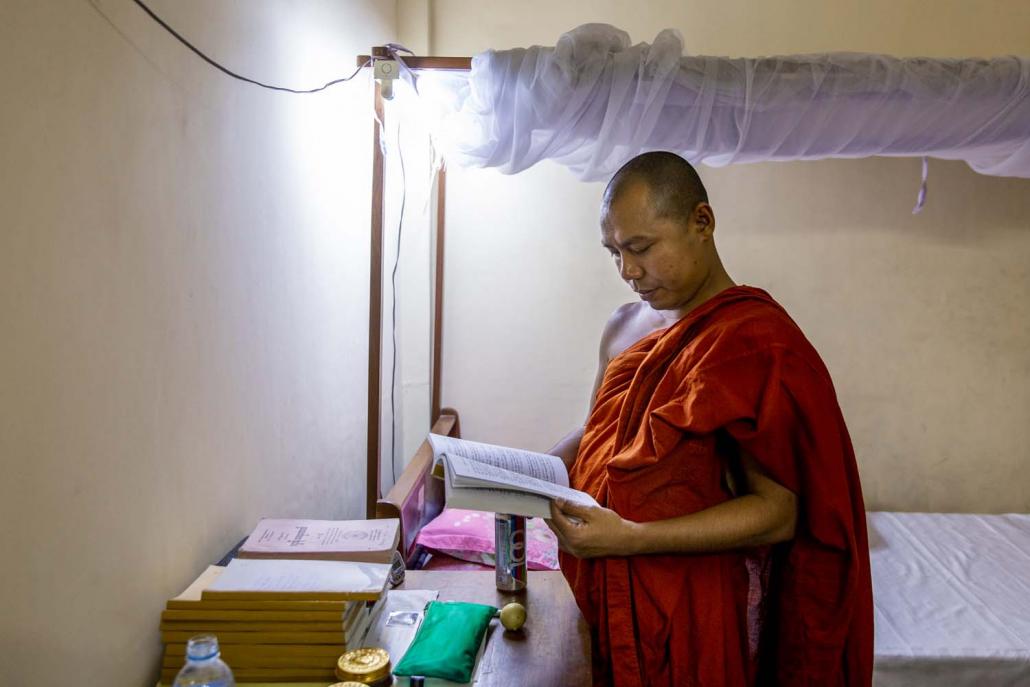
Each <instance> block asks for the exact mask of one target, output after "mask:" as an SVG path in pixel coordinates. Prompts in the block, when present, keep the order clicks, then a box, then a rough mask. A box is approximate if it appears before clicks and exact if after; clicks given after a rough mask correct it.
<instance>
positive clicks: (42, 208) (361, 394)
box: [0, 0, 395, 687]
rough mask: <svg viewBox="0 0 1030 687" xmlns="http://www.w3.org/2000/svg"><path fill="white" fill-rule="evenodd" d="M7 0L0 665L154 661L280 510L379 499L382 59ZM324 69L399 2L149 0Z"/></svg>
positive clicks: (149, 677)
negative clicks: (371, 485)
mask: <svg viewBox="0 0 1030 687" xmlns="http://www.w3.org/2000/svg"><path fill="white" fill-rule="evenodd" d="M93 3H94V4H95V5H97V6H98V7H99V8H101V9H102V10H103V12H104V13H106V14H107V15H108V16H109V17H110V23H109V22H108V21H107V20H105V19H104V17H102V16H101V14H100V13H98V11H97V10H96V9H95V8H94V7H93V6H91V4H90V3H89V2H84V1H79V2H67V1H58V0H5V2H4V3H3V4H2V6H0V92H2V93H3V96H2V97H3V106H2V107H0V461H2V463H3V478H2V480H0V522H2V523H3V530H2V534H0V551H3V564H2V567H3V584H2V585H0V607H2V608H3V609H4V613H3V614H2V617H0V684H3V685H5V686H10V687H21V686H26V687H29V686H36V685H43V684H49V683H52V682H54V681H55V680H57V681H69V680H70V681H72V682H74V683H75V684H79V685H126V686H128V685H134V686H138V685H144V684H152V683H153V680H154V679H155V677H156V674H157V672H156V671H157V665H158V660H159V650H160V644H159V639H158V619H159V612H160V609H161V608H162V606H163V603H164V600H165V599H166V598H168V597H169V596H171V595H174V594H176V593H178V592H179V591H181V590H182V588H183V587H184V586H185V585H186V584H187V583H188V582H189V581H190V580H192V579H193V577H194V576H195V575H196V574H197V573H198V572H199V571H200V570H202V569H203V567H204V566H205V565H207V564H208V563H210V562H212V561H214V560H216V559H217V558H218V557H219V556H220V555H221V554H222V553H223V552H224V551H226V550H227V549H228V548H229V547H230V546H232V545H233V544H234V543H235V542H236V541H238V539H239V538H240V537H242V536H244V534H246V533H247V532H248V531H249V530H250V528H251V527H252V526H253V525H254V523H255V522H256V520H257V518H259V517H260V516H263V515H280V516H301V515H303V516H309V517H348V516H349V517H361V516H362V515H363V511H364V467H363V466H364V456H365V389H366V387H365V374H366V365H367V359H366V336H367V328H366V325H365V323H366V321H367V320H366V316H367V297H368V271H367V270H368V268H367V264H368V212H369V210H368V208H369V188H370V187H369V160H370V152H371V151H370V143H369V141H370V132H371V126H370V121H371V120H370V118H369V116H368V112H367V106H368V103H369V94H368V90H367V82H366V81H364V80H360V81H357V82H354V83H352V84H346V85H342V86H337V87H335V88H334V89H332V90H330V91H329V92H326V93H323V94H320V95H311V96H293V95H285V94H279V93H273V92H270V91H265V90H261V89H258V88H256V87H253V86H250V85H246V84H242V83H239V82H236V81H233V80H230V79H228V78H227V77H225V76H224V75H222V74H220V73H217V72H216V71H214V70H213V69H212V68H211V67H209V66H207V65H206V64H204V63H203V62H201V61H200V60H199V59H198V58H197V57H195V56H194V55H192V54H190V53H189V52H187V51H186V49H185V48H183V47H182V46H181V45H179V44H178V43H176V42H175V41H174V40H173V39H172V38H170V37H169V36H168V34H166V33H165V32H164V31H163V30H161V29H160V28H159V27H157V26H156V25H155V24H154V23H153V22H151V21H150V20H149V19H147V18H146V17H145V16H144V15H143V14H142V12H141V11H140V10H139V9H138V8H137V7H135V6H134V5H133V4H132V3H130V2H128V0H93ZM152 4H153V6H154V7H155V9H157V10H158V11H159V12H160V13H161V14H163V15H165V16H166V18H167V19H168V20H169V21H170V22H171V24H172V25H174V26H176V27H177V28H179V29H180V30H181V31H182V32H183V33H184V34H185V35H187V36H188V37H190V38H191V39H192V40H194V42H195V43H196V44H197V45H198V46H201V47H202V48H204V49H206V50H208V51H209V52H210V53H211V54H212V55H213V56H215V57H217V58H218V59H220V60H222V61H223V62H224V63H225V64H226V65H228V66H230V67H232V68H235V69H236V70H237V71H240V72H243V73H246V74H248V75H252V76H254V77H256V78H259V79H263V80H267V81H270V82H274V83H285V84H300V85H304V86H308V85H315V84H321V83H323V82H325V81H328V80H329V79H331V78H334V77H337V76H340V75H341V74H343V73H346V72H349V71H350V70H351V69H352V66H353V64H354V56H355V55H356V54H358V53H359V52H367V50H368V48H369V46H371V45H373V44H379V43H382V42H385V41H388V40H393V39H394V34H395V30H394V26H395V16H394V5H393V3H385V4H384V3H375V2H367V1H364V0H362V1H361V2H357V1H353V2H347V3H340V2H330V1H329V0H320V1H317V2H313V1H309V2H304V3H296V2H286V1H282V0H280V1H275V2H262V3H241V2H227V1H225V0H222V1H219V2H208V1H201V0H189V1H188V2H187V1H178V2H170V1H168V0H154V2H153V3H152Z"/></svg>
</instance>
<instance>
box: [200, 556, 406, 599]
mask: <svg viewBox="0 0 1030 687" xmlns="http://www.w3.org/2000/svg"><path fill="white" fill-rule="evenodd" d="M389 573H390V566H389V564H386V563H354V562H349V561H302V560H290V559H248V558H234V559H232V560H231V561H229V565H228V566H226V568H225V570H224V571H223V572H222V574H221V575H219V576H218V578H217V579H216V580H214V581H213V582H212V583H211V585H210V586H209V587H208V588H207V589H205V590H204V591H203V592H202V593H201V598H202V599H206V598H216V595H218V594H219V593H222V594H225V593H239V592H252V593H258V594H262V593H264V594H269V595H275V594H277V593H278V594H283V593H285V594H290V593H303V592H308V593H330V594H331V593H344V594H346V593H351V594H355V595H361V594H372V595H374V596H375V598H378V595H379V593H380V592H382V591H383V588H384V587H385V586H386V578H387V576H388V575H389Z"/></svg>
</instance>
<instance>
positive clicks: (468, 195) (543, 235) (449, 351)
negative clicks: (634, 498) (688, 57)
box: [431, 0, 1030, 511]
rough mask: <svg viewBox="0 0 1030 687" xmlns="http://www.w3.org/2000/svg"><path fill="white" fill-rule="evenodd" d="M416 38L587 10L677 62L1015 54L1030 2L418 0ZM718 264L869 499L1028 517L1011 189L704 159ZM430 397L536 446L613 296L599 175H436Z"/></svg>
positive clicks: (1026, 51) (586, 371) (1021, 226)
mask: <svg viewBox="0 0 1030 687" xmlns="http://www.w3.org/2000/svg"><path fill="white" fill-rule="evenodd" d="M432 7H433V14H432V27H431V29H432V30H431V36H432V44H431V48H432V50H433V52H434V53H435V54H444V55H449V54H472V53H475V52H477V51H479V50H483V49H486V48H491V47H494V48H502V47H511V46H522V45H530V44H534V43H536V44H542V45H553V44H554V42H555V40H556V39H557V37H558V36H559V34H561V33H562V32H563V31H565V30H568V29H570V28H572V27H574V26H576V25H578V24H580V23H584V22H587V21H603V22H608V23H612V24H615V25H616V26H619V27H621V28H624V29H626V30H627V31H629V33H630V35H631V37H632V39H633V40H634V41H648V42H649V41H651V40H652V39H653V38H654V36H655V35H656V34H657V33H658V31H659V30H661V29H663V28H666V27H675V28H677V29H679V30H680V31H681V32H682V33H683V36H684V39H685V44H686V49H687V51H688V52H692V53H695V54H700V53H704V54H722V55H749V56H755V55H764V54H774V53H805V52H816V51H827V50H855V51H878V52H887V53H893V54H897V55H931V56H978V55H997V54H1006V53H1015V54H1022V55H1030V4H1028V3H1026V2H1025V1H1024V0H998V1H995V2H986V3H968V2H963V1H959V0H952V1H950V2H925V1H921V2H917V1H914V0H905V1H901V2H898V1H896V0H877V1H875V2H862V3H858V2H848V3H838V2H832V3H827V2H822V1H820V0H804V1H801V0H795V1H793V2H776V3H772V2H769V3H756V2H751V1H748V0H731V1H725V0H720V1H719V2H712V1H707V2H703V1H698V0H695V1H693V2H682V1H681V0H675V1H672V0H667V1H663V2H648V3H629V2H593V1H591V2H567V3H554V2H544V1H538V0H529V1H527V2H520V3H517V4H516V3H502V2H481V1H477V2H464V1H457V0H451V1H448V0H437V2H435V3H433V5H432ZM701 173H702V175H703V177H704V178H705V180H706V182H707V184H708V186H709V189H710V192H711V196H712V200H713V203H714V206H715V209H716V216H717V227H718V229H717V236H718V243H719V245H720V250H721V253H722V255H723V258H724V261H725V262H726V264H727V267H728V269H729V270H730V272H731V274H732V275H733V276H734V277H735V278H736V279H737V281H739V282H743V283H748V284H753V285H756V286H762V287H764V288H766V289H768V290H769V291H770V292H771V293H772V294H773V295H774V296H775V297H777V298H778V299H779V300H780V301H781V302H782V303H783V304H784V305H785V306H786V307H787V308H788V310H789V311H790V312H791V313H792V314H793V315H794V316H795V318H796V319H797V320H798V322H799V323H800V324H801V326H802V327H803V328H804V329H805V331H806V332H807V333H808V335H809V337H810V338H811V339H812V341H813V342H814V343H815V345H816V347H817V348H818V349H819V350H820V352H821V353H822V354H823V357H824V358H825V360H826V362H827V364H828V366H829V368H830V370H831V372H832V374H833V376H834V379H835V382H836V385H837V391H838V395H839V398H840V401H841V405H842V407H843V409H844V413H845V416H846V418H847V420H848V424H849V427H850V429H851V433H852V437H853V439H854V443H855V447H856V451H857V454H858V459H859V462H860V468H861V472H862V477H863V483H864V488H865V493H866V499H867V503H868V505H869V506H870V507H871V508H881V509H897V510H934V511H950V510H954V511H1030V476H1028V473H1027V471H1026V470H1025V466H1026V465H1027V462H1028V461H1027V459H1028V457H1030V454H1028V450H1030V449H1028V448H1027V447H1028V446H1030V422H1028V417H1030V302H1028V298H1027V295H1028V294H1030V267H1028V265H1030V181H1027V180H1013V179H1001V178H989V177H983V176H979V175H977V174H975V173H974V172H972V171H970V170H969V169H968V168H966V167H965V166H964V165H963V164H961V163H947V162H940V161H931V165H930V187H929V188H930V195H929V202H928V206H927V207H926V209H925V210H924V211H923V212H922V214H919V215H915V216H913V215H912V214H911V209H912V206H913V205H914V202H915V197H916V192H917V190H918V184H919V162H918V161H917V160H890V159H870V160H861V161H825V162H809V163H780V164H760V165H741V166H736V167H731V168H724V169H712V168H704V167H703V168H702V169H701ZM449 184H450V185H449V190H450V195H449V199H448V202H449V206H448V208H449V213H448V221H449V224H448V228H447V230H448V238H449V243H448V270H449V271H448V274H447V279H448V283H447V294H446V298H447V318H446V327H447V331H446V349H445V353H446V358H445V372H444V377H445V382H446V383H445V389H444V401H445V403H447V404H451V405H454V406H455V407H456V408H458V409H459V411H461V412H462V424H463V428H464V432H465V434H466V436H468V437H469V438H475V439H481V440H486V441H497V442H501V443H511V444H514V445H520V446H526V447H529V448H535V449H546V448H547V447H548V446H549V445H550V444H551V443H552V442H553V441H554V440H556V439H557V438H558V437H560V436H561V435H562V434H564V433H565V432H566V431H568V430H569V429H570V428H571V427H573V426H574V425H575V424H576V423H580V422H582V420H583V417H584V415H585V413H586V410H587V395H588V393H589V390H590V384H591V381H592V378H593V374H594V370H595V367H596V350H597V339H598V336H599V333H600V330H601V327H602V325H603V323H604V321H605V319H606V318H607V316H608V314H609V313H610V312H611V310H612V309H613V308H614V307H615V306H616V305H618V304H619V303H621V302H625V301H627V300H630V296H631V294H630V293H629V292H628V291H627V289H626V287H625V286H624V285H623V284H622V283H621V282H620V281H619V279H618V278H617V275H616V274H615V270H614V269H613V268H612V267H611V264H610V261H609V258H607V256H606V255H605V253H604V251H602V250H601V249H600V248H599V235H598V232H597V218H596V213H597V204H598V199H599V197H600V193H601V190H602V186H601V185H600V184H583V183H580V182H577V181H576V180H575V179H574V178H573V177H572V175H571V174H570V173H568V172H567V171H565V170H564V169H561V168H559V167H557V166H554V165H552V164H550V163H544V164H541V165H539V166H537V167H536V168H533V169H531V170H529V171H527V172H524V173H522V174H519V175H516V176H513V177H504V176H501V175H499V174H497V173H496V172H493V171H477V170H471V171H460V170H454V171H452V174H451V176H450V180H449Z"/></svg>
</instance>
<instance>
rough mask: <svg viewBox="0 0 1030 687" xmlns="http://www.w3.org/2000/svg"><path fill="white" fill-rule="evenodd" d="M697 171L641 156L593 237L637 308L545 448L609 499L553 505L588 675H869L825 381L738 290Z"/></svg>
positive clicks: (680, 682) (618, 680)
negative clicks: (582, 630) (564, 426)
mask: <svg viewBox="0 0 1030 687" xmlns="http://www.w3.org/2000/svg"><path fill="white" fill-rule="evenodd" d="M714 234H715V213H714V211H713V209H712V206H711V205H709V203H708V195H707V192H706V191H705V188H704V186H703V184H702V183H701V180H700V179H699V178H698V176H697V173H696V172H695V171H694V169H693V167H691V166H690V165H689V164H688V163H687V162H686V161H685V160H683V159H682V158H680V157H678V156H676V155H673V154H671V153H661V152H655V153H647V154H644V155H641V156H639V157H637V158H634V159H633V160H631V161H630V162H629V163H627V164H626V165H625V166H624V167H623V168H622V169H621V170H619V172H618V173H616V174H615V176H614V177H613V178H612V180H611V182H610V183H609V184H608V187H607V189H606V190H605V192H604V198H603V201H602V210H601V236H602V244H603V246H604V247H605V248H606V249H607V250H608V251H609V252H610V253H611V255H612V258H613V259H614V261H615V266H616V267H617V269H618V270H619V274H620V276H621V277H622V279H623V280H625V282H626V283H627V284H628V285H629V286H630V288H632V289H633V291H634V292H636V294H637V295H638V296H639V298H640V301H639V302H637V303H633V304H629V305H625V306H622V307H620V308H619V309H617V310H616V311H615V313H614V314H613V315H612V317H611V319H610V320H609V322H608V324H607V326H606V327H605V330H604V334H603V336H602V340H601V360H600V369H599V371H598V378H597V381H596V384H595V388H594V396H593V406H592V410H591V412H590V416H589V418H588V419H587V422H586V425H585V426H584V427H583V428H581V429H579V430H576V431H574V432H572V433H571V434H570V435H568V436H567V437H565V438H564V439H563V440H562V441H560V442H559V443H558V444H557V445H556V446H555V447H554V448H553V449H552V451H551V452H552V453H554V454H555V455H560V456H561V457H562V458H563V459H564V460H565V462H566V465H568V466H569V477H570V482H571V484H572V486H573V487H575V488H577V489H581V490H583V491H586V492H588V493H589V494H590V495H591V496H593V497H594V498H595V499H596V500H597V502H598V503H599V504H600V506H601V507H597V508H594V507H582V506H579V505H576V504H572V503H568V502H557V503H555V504H552V509H551V510H552V512H551V516H552V517H551V520H550V521H549V522H550V525H551V528H552V529H553V530H554V532H555V534H556V535H557V537H558V542H559V546H560V548H561V554H560V556H561V567H562V570H563V572H564V574H565V576H566V578H567V579H568V581H569V584H570V585H571V587H572V590H573V592H574V594H575V597H576V600H577V603H578V604H579V607H580V609H581V610H582V612H583V614H584V616H585V617H586V619H587V621H588V622H589V624H590V626H591V629H592V634H593V655H594V662H595V665H594V680H595V683H596V684H598V685H616V686H617V687H623V686H625V687H631V686H638V685H639V686H660V685H669V686H675V687H684V686H687V685H710V686H722V685H727V686H735V685H788V686H793V685H819V686H825V685H848V686H851V685H870V684H871V681H872V660H873V654H872V648H873V618H872V591H871V584H870V575H869V551H868V543H867V538H866V527H865V508H864V505H863V502H862V491H861V487H860V485H859V478H858V470H857V467H856V464H855V456H854V451H853V449H852V446H851V440H850V438H849V436H848V432H847V428H846V427H845V425H844V419H843V417H842V415H841V411H840V407H839V405H838V403H837V398H836V394H835V392H834V388H833V383H832V381H831V380H830V375H829V373H828V372H827V370H826V367H825V366H824V365H823V362H822V360H821V359H820V358H819V355H818V354H817V353H816V351H815V349H814V348H813V347H812V345H811V344H810V343H809V342H808V340H807V339H806V338H805V336H804V334H803V333H802V332H801V330H800V329H799V328H798V326H797V325H796V324H795V323H794V321H793V320H791V318H790V316H789V315H788V314H787V313H786V311H784V309H783V308H782V307H781V306H780V305H779V304H778V303H776V301H774V300H773V299H772V297H770V296H769V294H767V293H766V292H764V291H762V290H760V289H757V288H752V287H748V286H737V285H736V284H734V282H733V281H732V279H731V278H730V276H729V275H728V274H727V272H726V270H725V269H724V267H723V265H722V262H721V260H720V259H719V254H718V252H717V251H716V248H715V239H714Z"/></svg>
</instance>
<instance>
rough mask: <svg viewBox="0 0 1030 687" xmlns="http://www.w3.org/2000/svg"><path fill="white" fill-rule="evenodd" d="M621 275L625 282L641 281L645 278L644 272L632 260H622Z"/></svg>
mask: <svg viewBox="0 0 1030 687" xmlns="http://www.w3.org/2000/svg"><path fill="white" fill-rule="evenodd" d="M619 273H620V275H621V276H622V280H623V281H632V280H633V279H640V278H641V277H643V276H644V271H643V270H642V269H640V265H638V264H636V263H635V262H633V261H632V260H627V259H626V258H623V259H622V265H620V266H619Z"/></svg>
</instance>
